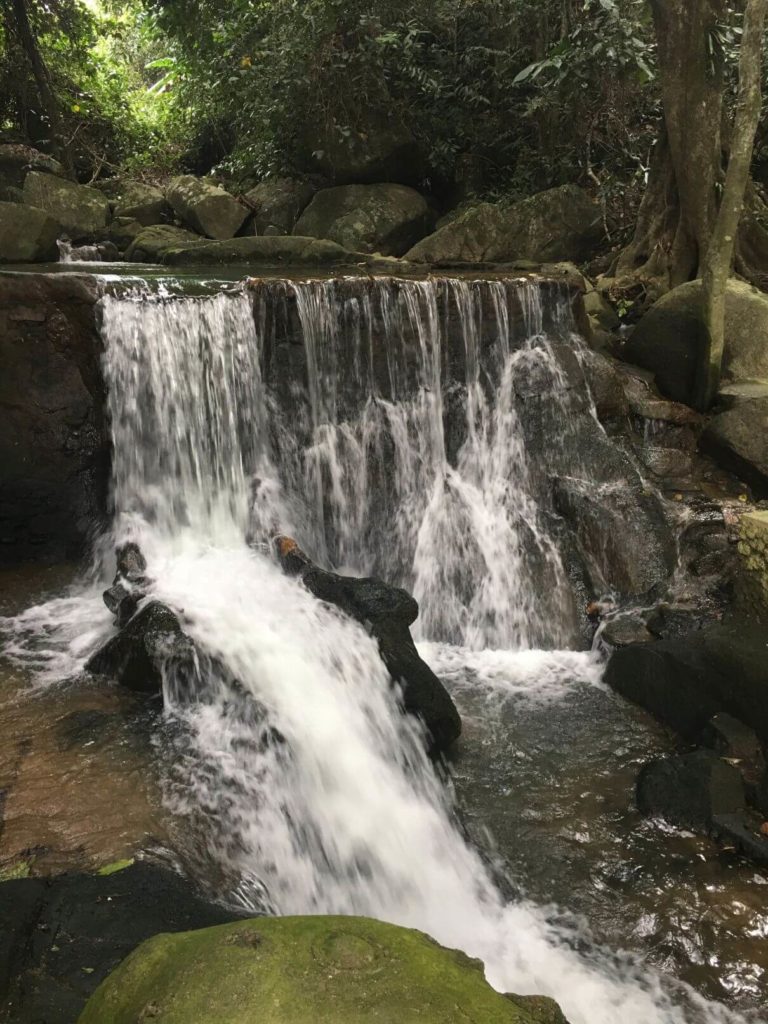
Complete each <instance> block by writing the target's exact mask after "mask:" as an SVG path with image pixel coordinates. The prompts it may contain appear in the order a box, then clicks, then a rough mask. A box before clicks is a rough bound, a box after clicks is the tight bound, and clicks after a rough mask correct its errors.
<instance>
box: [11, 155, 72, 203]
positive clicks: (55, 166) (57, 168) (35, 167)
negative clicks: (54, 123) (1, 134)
mask: <svg viewBox="0 0 768 1024" xmlns="http://www.w3.org/2000/svg"><path fill="white" fill-rule="evenodd" d="M30 171H44V172H45V173H46V174H56V175H58V176H59V177H62V178H63V177H64V168H63V167H62V165H61V164H60V163H59V161H58V160H55V159H54V158H53V157H52V156H48V154H47V153H41V152H40V150H39V149H34V148H33V147H32V146H26V145H24V144H23V143H19V142H7V143H5V144H4V145H0V193H2V191H3V190H4V189H7V188H23V186H24V179H25V178H26V176H27V175H28V174H29V172H30ZM2 198H3V196H2V194H0V199H2Z"/></svg>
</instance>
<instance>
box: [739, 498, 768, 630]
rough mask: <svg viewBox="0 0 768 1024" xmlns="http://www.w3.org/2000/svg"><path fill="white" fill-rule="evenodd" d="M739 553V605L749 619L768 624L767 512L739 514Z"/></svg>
mask: <svg viewBox="0 0 768 1024" xmlns="http://www.w3.org/2000/svg"><path fill="white" fill-rule="evenodd" d="M739 555H740V558H741V568H742V572H741V573H740V576H739V581H738V600H739V605H740V607H741V608H742V609H743V610H744V611H745V613H746V614H747V615H748V616H749V617H750V618H751V619H753V620H754V621H757V622H764V623H766V625H768V511H761V512H749V513H747V514H746V515H744V516H742V517H741V521H740V523H739Z"/></svg>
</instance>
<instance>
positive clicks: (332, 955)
mask: <svg viewBox="0 0 768 1024" xmlns="http://www.w3.org/2000/svg"><path fill="white" fill-rule="evenodd" d="M554 1009H555V1007H554V1006H553V1004H552V1003H551V1002H550V1001H549V1000H545V1001H543V1002H542V1003H541V1004H537V1003H535V1002H531V1001H528V1002H526V1001H521V1002H517V1001H514V1000H513V999H508V998H507V997H505V996H503V995H500V994H499V993H498V992H495V991H494V990H493V989H492V988H491V987H490V985H489V984H488V983H487V982H486V980H485V978H484V976H483V970H482V965H481V963H480V961H478V960H470V959H469V957H467V956H465V955H464V954H463V953H459V952H456V951H455V950H449V949H444V948H443V947H442V946H439V945H438V944H437V943H436V942H433V941H432V940H431V939H430V938H428V937H427V936H426V935H423V934H422V933H421V932H417V931H412V930H410V929H406V928H398V927H396V926H395V925H391V924H383V923H382V922H380V921H371V920H368V919H366V918H360V917H282V918H280V917H277V918H256V919H253V920H250V921H241V922H237V923H235V924H229V925H222V926H220V927H217V928H207V929H205V930H203V931H197V932H184V933H181V934H177V935H157V936H155V937H154V938H153V939H150V940H149V941H148V942H145V943H143V944H142V945H141V946H139V948H138V949H137V950H136V951H135V952H134V953H132V954H131V955H130V956H129V957H128V958H127V960H125V961H124V962H123V963H122V964H121V965H120V967H118V968H117V970H116V971H114V972H113V973H112V975H110V977H109V978H108V979H107V980H106V981H105V982H104V983H103V984H102V985H101V986H100V988H98V989H97V991H96V992H95V994H94V995H93V996H92V997H91V999H90V1001H89V1002H88V1005H87V1006H86V1008H85V1011H84V1012H83V1014H82V1015H81V1017H80V1022H79V1024H105V1022H106V1021H109V1022H110V1024H137V1022H138V1021H144V1020H146V1021H149V1020H151V1021H152V1024H192V1022H194V1024H254V1022H255V1021H258V1022H259V1024H367V1022H369V1021H370V1022H371V1024H373V1022H376V1024H416V1022H426V1021H429V1022H432V1021H434V1022H437V1021H441V1022H443V1021H444V1022H446V1024H447V1022H449V1021H459V1020H462V1021H463V1020H467V1021H470V1020H471V1021H478V1022H479V1021H482V1022H483V1024H542V1022H545V1021H547V1020H548V1019H549V1020H552V1021H557V1017H554V1016H552V1013H553V1011H554ZM547 1013H549V1014H550V1017H549V1018H547V1016H546V1014H547ZM560 1020H561V1021H562V1017H561V1018H560ZM558 1024H559V1022H558Z"/></svg>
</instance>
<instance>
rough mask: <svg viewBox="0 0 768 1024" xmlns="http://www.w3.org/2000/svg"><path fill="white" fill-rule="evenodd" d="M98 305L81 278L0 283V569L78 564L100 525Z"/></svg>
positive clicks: (92, 286)
mask: <svg viewBox="0 0 768 1024" xmlns="http://www.w3.org/2000/svg"><path fill="white" fill-rule="evenodd" d="M33 212H34V211H33V210H32V208H31V207H30V208H27V215H28V216H29V214H30V213H33ZM98 299H99V293H98V288H97V287H96V283H95V281H94V279H93V278H92V277H88V276H86V275H80V274H14V275H2V274H0V366H2V372H1V373H0V422H2V424H3V429H2V430H0V466H2V487H0V562H5V563H13V562H22V561H24V560H29V559H36V558H37V559H43V560H49V559H50V560H57V561H64V560H65V559H70V558H77V557H79V556H80V555H82V554H83V553H84V550H85V548H86V546H87V543H88V540H89V538H90V537H91V535H92V534H93V532H94V531H95V530H96V529H98V528H99V527H100V526H101V525H102V516H103V513H104V510H105V509H106V499H107V485H108V480H109V442H108V434H107V430H106V427H105V423H104V413H103V410H104V403H105V397H104V384H103V380H102V376H101V367H100V361H101V339H100V337H99V331H98V327H97V324H96V303H97V302H98Z"/></svg>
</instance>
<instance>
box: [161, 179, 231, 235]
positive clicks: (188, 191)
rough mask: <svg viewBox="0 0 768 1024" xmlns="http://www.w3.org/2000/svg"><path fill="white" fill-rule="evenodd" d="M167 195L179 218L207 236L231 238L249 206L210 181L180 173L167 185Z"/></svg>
mask: <svg viewBox="0 0 768 1024" xmlns="http://www.w3.org/2000/svg"><path fill="white" fill-rule="evenodd" d="M166 198H167V200H168V202H169V203H170V205H171V206H172V208H173V211H174V213H175V214H177V216H178V217H179V218H180V219H181V221H182V222H183V223H184V224H185V225H186V226H187V227H188V228H191V229H192V230H193V231H197V232H199V233H200V234H201V235H207V237H208V238H216V239H227V238H233V237H234V236H235V235H236V234H237V232H238V230H239V229H240V227H241V226H242V223H243V221H244V220H245V218H246V217H247V216H248V210H247V208H246V207H245V206H243V205H242V203H238V201H237V200H236V199H235V198H234V196H231V195H230V194H229V192H225V190H224V189H223V188H221V187H220V186H218V185H215V184H214V183H213V182H211V181H205V180H204V179H202V178H195V177H194V176H193V175H191V174H182V175H181V176H180V177H178V178H174V179H173V181H172V182H171V183H170V185H169V186H168V191H167V193H166Z"/></svg>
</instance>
